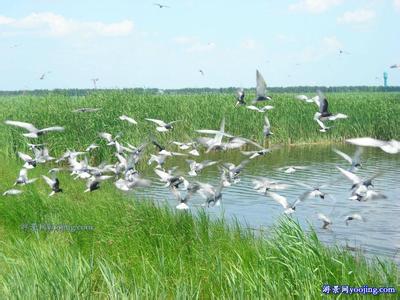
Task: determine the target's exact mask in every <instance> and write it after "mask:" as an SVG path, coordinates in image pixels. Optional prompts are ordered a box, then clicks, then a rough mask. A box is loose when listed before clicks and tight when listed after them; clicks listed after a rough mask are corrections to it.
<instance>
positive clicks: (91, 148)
mask: <svg viewBox="0 0 400 300" xmlns="http://www.w3.org/2000/svg"><path fill="white" fill-rule="evenodd" d="M96 148H99V146H97V145H96V144H90V145H89V146H88V147H87V148H86V149H85V152H90V151H92V150H94V149H96Z"/></svg>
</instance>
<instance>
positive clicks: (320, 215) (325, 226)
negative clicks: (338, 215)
mask: <svg viewBox="0 0 400 300" xmlns="http://www.w3.org/2000/svg"><path fill="white" fill-rule="evenodd" d="M317 216H318V220H321V221H322V222H323V225H322V229H328V227H329V226H330V225H332V221H331V219H329V218H328V217H327V216H325V215H324V214H323V213H318V214H317Z"/></svg>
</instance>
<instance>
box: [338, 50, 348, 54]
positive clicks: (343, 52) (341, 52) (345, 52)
mask: <svg viewBox="0 0 400 300" xmlns="http://www.w3.org/2000/svg"><path fill="white" fill-rule="evenodd" d="M339 54H350V52H347V51H345V50H342V49H339Z"/></svg>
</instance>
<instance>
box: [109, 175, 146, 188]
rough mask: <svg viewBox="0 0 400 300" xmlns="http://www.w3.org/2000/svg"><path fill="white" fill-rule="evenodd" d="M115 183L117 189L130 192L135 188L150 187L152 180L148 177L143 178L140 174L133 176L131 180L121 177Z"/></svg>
mask: <svg viewBox="0 0 400 300" xmlns="http://www.w3.org/2000/svg"><path fill="white" fill-rule="evenodd" d="M114 184H115V186H116V187H117V189H119V190H121V191H125V192H128V191H131V190H133V189H134V188H138V187H148V186H150V184H151V182H150V181H149V180H147V179H142V178H140V177H139V176H133V177H131V178H130V180H127V179H122V178H120V179H118V180H117V181H116V182H115V183H114Z"/></svg>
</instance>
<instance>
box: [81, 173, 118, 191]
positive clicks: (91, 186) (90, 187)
mask: <svg viewBox="0 0 400 300" xmlns="http://www.w3.org/2000/svg"><path fill="white" fill-rule="evenodd" d="M110 178H112V176H109V175H101V176H91V177H89V179H88V181H87V183H86V187H87V189H86V190H85V191H84V193H87V192H93V191H95V190H98V189H99V188H100V182H102V181H104V180H107V179H110Z"/></svg>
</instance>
